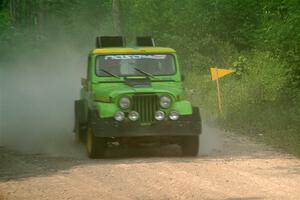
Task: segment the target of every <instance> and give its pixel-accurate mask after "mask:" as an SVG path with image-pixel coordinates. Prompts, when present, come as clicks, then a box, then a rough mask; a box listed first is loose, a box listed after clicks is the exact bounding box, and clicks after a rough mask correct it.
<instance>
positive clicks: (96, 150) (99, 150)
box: [86, 128, 107, 158]
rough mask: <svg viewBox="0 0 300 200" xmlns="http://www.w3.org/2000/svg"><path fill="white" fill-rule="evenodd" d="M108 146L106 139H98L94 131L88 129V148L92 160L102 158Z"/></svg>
mask: <svg viewBox="0 0 300 200" xmlns="http://www.w3.org/2000/svg"><path fill="white" fill-rule="evenodd" d="M106 145H107V144H106V140H105V138H100V137H96V136H95V135H94V134H93V129H92V128H88V130H87V141H86V148H87V153H88V156H89V157H90V158H102V157H103V156H104V153H105V149H106Z"/></svg>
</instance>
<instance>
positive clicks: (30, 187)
mask: <svg viewBox="0 0 300 200" xmlns="http://www.w3.org/2000/svg"><path fill="white" fill-rule="evenodd" d="M204 131H205V134H204V135H203V136H202V139H201V152H200V155H199V156H198V157H196V158H184V157H181V153H180V149H179V148H178V147H177V146H176V145H171V146H167V147H163V148H159V147H151V146H150V147H149V146H147V147H142V148H141V147H140V148H132V149H121V148H111V149H110V151H109V153H108V154H109V155H108V156H109V158H107V159H98V160H90V159H88V158H86V156H85V153H84V147H82V146H78V145H74V144H73V143H70V144H66V145H65V146H67V147H68V148H67V149H68V150H65V151H64V152H61V154H59V155H45V154H21V153H19V152H17V151H14V150H11V149H7V148H3V147H2V148H0V199H1V200H15V199H17V200H19V199H20V200H46V199H49V200H60V199H72V200H85V199H87V200H93V199H99V200H105V199H117V200H119V199H120V200H129V199H130V200H131V199H140V200H148V199H155V200H160V199H184V200H186V199H227V200H235V199H248V200H257V199H300V161H299V159H297V158H294V157H292V156H289V155H285V154H281V153H277V152H275V151H274V150H272V149H270V148H268V147H265V146H263V145H260V144H255V143H254V142H253V141H251V140H249V138H246V137H244V136H237V135H234V134H232V133H228V132H220V131H218V130H217V129H213V128H206V129H205V130H204Z"/></svg>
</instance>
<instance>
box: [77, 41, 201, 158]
mask: <svg viewBox="0 0 300 200" xmlns="http://www.w3.org/2000/svg"><path fill="white" fill-rule="evenodd" d="M124 41H125V40H124V38H123V37H97V39H96V46H97V48H96V49H93V50H92V51H91V52H90V54H89V57H88V68H87V78H86V79H82V86H83V87H82V88H81V91H80V100H76V101H75V128H74V132H75V135H76V139H77V140H79V141H82V142H84V143H86V146H87V152H88V156H89V157H90V158H97V157H103V156H104V152H105V150H106V149H107V147H108V143H110V142H118V143H119V144H120V145H122V144H126V145H127V144H130V143H132V142H138V143H147V142H159V143H161V144H179V145H180V147H181V149H182V152H183V154H184V155H186V156H196V155H197V154H198V149H199V135H200V134H201V128H202V127H201V117H200V113H199V109H198V108H197V107H193V106H192V105H191V103H190V102H189V101H187V100H184V99H183V94H182V93H183V92H182V78H183V77H182V76H181V73H180V67H179V63H178V60H177V55H176V51H175V50H174V49H171V48H162V47H156V46H155V44H154V40H153V39H152V38H151V37H137V45H136V46H134V47H126V46H125V45H124V43H125V42H124Z"/></svg>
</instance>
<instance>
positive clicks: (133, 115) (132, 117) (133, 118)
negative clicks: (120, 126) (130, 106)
mask: <svg viewBox="0 0 300 200" xmlns="http://www.w3.org/2000/svg"><path fill="white" fill-rule="evenodd" d="M139 117H140V115H139V113H138V112H136V111H131V112H130V113H129V114H128V118H129V119H130V120H131V121H137V120H138V119H139Z"/></svg>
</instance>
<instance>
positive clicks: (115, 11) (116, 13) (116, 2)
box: [112, 0, 122, 35]
mask: <svg viewBox="0 0 300 200" xmlns="http://www.w3.org/2000/svg"><path fill="white" fill-rule="evenodd" d="M112 16H113V23H114V29H115V32H116V34H117V35H122V28H121V19H120V0H113V1H112Z"/></svg>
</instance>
